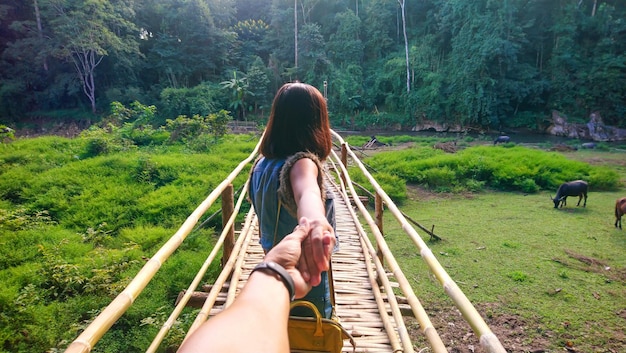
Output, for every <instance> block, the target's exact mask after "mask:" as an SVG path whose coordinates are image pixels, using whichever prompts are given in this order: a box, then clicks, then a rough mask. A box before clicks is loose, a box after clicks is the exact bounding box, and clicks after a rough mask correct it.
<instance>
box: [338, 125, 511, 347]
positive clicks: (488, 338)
mask: <svg viewBox="0 0 626 353" xmlns="http://www.w3.org/2000/svg"><path fill="white" fill-rule="evenodd" d="M333 136H334V137H335V138H336V139H337V140H339V141H340V143H341V146H342V156H343V155H345V153H344V150H345V152H346V153H347V154H349V155H350V157H351V158H352V161H353V162H354V163H355V164H356V165H357V166H358V167H359V169H361V171H362V172H363V174H364V175H365V176H366V177H367V179H368V180H369V182H370V184H371V185H372V187H374V189H375V190H376V193H377V194H378V195H380V197H381V198H382V199H383V200H384V202H385V204H386V205H387V207H388V208H389V211H390V212H391V213H392V214H393V216H394V217H395V218H396V219H397V221H398V222H399V223H400V224H401V225H402V229H403V230H404V231H405V233H406V234H407V235H408V236H409V237H410V238H411V240H413V242H414V243H415V245H416V246H417V247H418V249H419V250H420V255H421V257H422V259H424V261H425V262H426V264H427V265H428V267H429V268H430V270H431V271H432V272H433V274H434V275H435V277H436V278H437V280H438V281H439V282H440V283H441V284H442V285H443V288H444V290H445V292H446V294H448V296H450V298H451V299H452V300H453V302H454V304H455V306H456V307H457V309H459V311H460V312H461V314H462V315H463V317H464V318H465V320H466V321H467V323H468V324H469V325H470V326H471V328H472V330H473V331H474V333H475V334H476V335H477V336H478V337H479V342H480V345H481V346H482V347H483V348H484V349H485V350H486V351H487V352H489V353H506V350H505V349H504V347H503V346H502V344H501V343H500V341H499V340H498V338H497V337H496V336H495V334H493V332H492V331H491V329H490V328H489V326H488V325H487V324H486V323H485V321H484V320H483V318H482V317H481V316H480V314H479V313H478V311H477V310H476V308H474V306H473V305H472V303H471V302H470V301H469V299H467V297H466V296H465V294H464V293H463V291H462V290H461V289H460V288H459V287H458V286H457V284H456V283H455V282H454V281H453V280H452V278H451V277H450V276H449V275H448V273H447V272H446V271H445V269H444V268H443V267H442V266H441V264H440V263H439V261H437V259H436V258H435V256H434V255H433V253H432V251H431V250H430V249H429V248H428V246H427V245H426V243H425V242H424V240H422V238H421V237H420V236H419V234H418V233H417V232H416V231H415V229H414V228H413V227H412V226H411V225H410V224H409V222H408V221H407V220H406V219H405V218H404V215H403V214H402V212H401V211H400V210H399V209H398V208H397V206H396V205H395V204H394V203H393V201H392V200H391V198H389V196H387V194H386V193H385V191H384V190H383V189H382V188H381V187H380V185H379V184H378V182H376V180H375V179H374V177H372V175H371V174H370V173H369V172H368V171H367V168H365V166H364V165H363V163H361V161H360V160H359V158H357V156H356V155H355V154H354V152H352V151H351V150H350V148H349V146H348V144H347V143H346V142H345V141H344V140H343V139H342V138H341V136H340V135H339V134H337V133H336V132H334V131H333ZM342 162H343V163H342V164H340V165H342V168H344V167H343V165H344V164H346V163H345V162H346V161H345V158H342ZM343 172H344V173H345V175H346V176H348V172H347V171H343ZM348 186H349V188H350V192H351V194H352V195H353V199H354V202H355V203H356V204H357V206H358V207H359V210H360V211H361V213H362V215H363V216H365V218H366V220H367V222H368V224H370V227H371V228H372V231H373V234H374V236H375V237H376V241H377V242H378V246H379V247H382V249H381V250H382V254H383V255H384V258H385V260H386V261H388V263H389V266H390V267H391V268H392V272H393V275H394V276H395V277H396V279H397V280H398V281H399V283H400V285H401V288H402V291H403V292H404V293H405V295H406V296H407V300H408V301H409V304H410V306H411V309H412V310H413V313H414V315H415V317H416V318H417V319H418V321H419V323H420V328H421V329H422V331H423V332H424V334H425V335H426V337H427V338H428V341H429V342H430V343H431V344H432V345H433V349H434V350H435V351H439V350H438V349H441V348H442V347H443V343H441V344H440V343H439V342H441V339H440V338H439V337H438V335H437V334H436V333H435V332H434V331H435V330H434V328H433V327H432V324H431V323H430V320H429V319H428V316H427V315H426V313H425V311H424V308H423V307H422V306H421V304H420V303H419V300H418V299H417V297H416V296H415V294H414V293H413V289H412V288H411V286H410V284H409V282H408V280H407V279H406V277H405V276H404V274H403V273H402V271H401V269H400V268H399V266H398V264H397V262H396V261H395V258H394V257H393V254H391V251H390V250H389V248H388V247H387V246H386V242H385V239H384V237H383V236H382V234H381V233H380V231H378V230H377V229H376V227H375V222H374V221H373V220H372V218H371V216H369V212H367V210H366V209H365V207H364V206H363V204H362V203H361V201H360V200H359V198H358V195H357V194H356V191H354V188H353V187H352V186H351V185H350V184H349V183H348ZM442 351H445V347H443V350H442Z"/></svg>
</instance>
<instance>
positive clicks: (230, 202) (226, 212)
mask: <svg viewBox="0 0 626 353" xmlns="http://www.w3.org/2000/svg"><path fill="white" fill-rule="evenodd" d="M233 190H234V188H233V184H229V185H228V186H227V187H226V189H225V190H224V191H222V229H228V232H227V233H226V239H224V252H223V255H222V266H223V265H224V263H225V262H226V259H228V258H229V257H230V254H231V253H232V251H233V247H234V246H235V225H234V224H233V223H231V225H230V227H228V228H226V223H228V219H230V217H231V216H232V215H233V212H234V209H233V208H234V203H235V202H234V194H233ZM244 192H245V191H244Z"/></svg>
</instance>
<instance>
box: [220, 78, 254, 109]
mask: <svg viewBox="0 0 626 353" xmlns="http://www.w3.org/2000/svg"><path fill="white" fill-rule="evenodd" d="M220 85H222V88H223V89H225V90H230V91H231V97H232V99H231V103H230V108H232V109H233V110H234V111H235V112H238V114H237V115H238V116H240V117H241V118H242V119H243V120H246V110H247V108H248V107H247V105H246V104H247V102H246V98H247V97H248V96H249V95H252V92H250V91H249V90H248V87H249V86H248V80H247V79H246V78H245V77H241V78H237V71H234V72H233V78H232V79H230V80H226V81H222V82H221V83H220Z"/></svg>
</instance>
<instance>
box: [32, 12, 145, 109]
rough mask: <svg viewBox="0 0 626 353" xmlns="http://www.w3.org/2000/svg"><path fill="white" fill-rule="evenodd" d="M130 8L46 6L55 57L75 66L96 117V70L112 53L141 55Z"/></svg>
mask: <svg viewBox="0 0 626 353" xmlns="http://www.w3.org/2000/svg"><path fill="white" fill-rule="evenodd" d="M42 5H43V4H42ZM131 5H132V2H130V1H128V0H113V1H108V0H87V1H78V2H77V1H70V0H49V1H48V2H47V3H46V5H45V6H46V15H47V16H46V17H47V18H48V20H49V24H50V26H51V27H52V29H53V32H54V36H55V40H56V44H57V45H56V48H55V49H54V51H53V55H54V56H56V57H57V58H60V59H63V60H67V61H69V62H71V63H72V64H73V65H74V69H75V70H76V73H77V74H78V76H79V78H80V82H81V85H82V89H83V93H84V94H85V95H86V96H87V98H88V99H89V102H90V103H91V110H92V112H93V113H96V67H97V66H98V65H99V64H100V63H101V62H102V60H103V59H104V57H106V56H108V55H110V51H116V52H118V53H126V54H138V47H137V42H136V40H135V39H134V37H133V34H134V33H136V28H135V25H134V24H133V22H131V20H132V18H133V16H134V11H133V8H132V7H131ZM42 7H43V6H42Z"/></svg>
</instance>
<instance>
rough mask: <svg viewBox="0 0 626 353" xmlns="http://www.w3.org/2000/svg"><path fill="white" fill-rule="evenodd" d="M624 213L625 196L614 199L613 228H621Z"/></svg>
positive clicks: (625, 211) (625, 209)
mask: <svg viewBox="0 0 626 353" xmlns="http://www.w3.org/2000/svg"><path fill="white" fill-rule="evenodd" d="M624 214H626V197H622V198H619V199H617V200H616V201H615V228H618V225H619V229H622V216H623V215H624Z"/></svg>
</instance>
